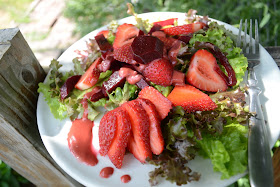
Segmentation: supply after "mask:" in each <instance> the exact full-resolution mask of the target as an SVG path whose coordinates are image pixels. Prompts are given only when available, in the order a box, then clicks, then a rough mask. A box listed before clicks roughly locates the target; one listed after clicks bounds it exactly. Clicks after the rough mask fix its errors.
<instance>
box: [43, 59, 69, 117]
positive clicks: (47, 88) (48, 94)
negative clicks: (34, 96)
mask: <svg viewBox="0 0 280 187" xmlns="http://www.w3.org/2000/svg"><path fill="white" fill-rule="evenodd" d="M60 68H61V65H60V64H59V62H58V61H57V60H52V61H51V64H50V74H49V76H48V78H47V79H46V81H45V83H39V88H38V92H39V93H40V92H41V93H43V94H44V96H45V100H46V102H47V104H48V105H49V107H50V111H51V112H52V114H53V115H54V117H55V118H57V119H60V120H62V119H65V118H66V117H67V116H68V114H67V112H68V111H69V109H68V107H67V106H66V105H65V104H63V103H62V102H61V100H60V88H61V86H62V85H63V83H64V81H65V80H66V79H67V78H68V77H70V76H72V75H74V72H73V71H70V72H67V73H66V74H64V75H63V74H62V73H61V72H60V71H59V69H60Z"/></svg>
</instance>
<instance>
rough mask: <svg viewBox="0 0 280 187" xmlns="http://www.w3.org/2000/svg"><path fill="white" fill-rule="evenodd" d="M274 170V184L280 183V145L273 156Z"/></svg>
mask: <svg viewBox="0 0 280 187" xmlns="http://www.w3.org/2000/svg"><path fill="white" fill-rule="evenodd" d="M272 163H273V170H274V186H279V184H280V147H278V148H277V149H276V150H275V152H274V154H273V158H272Z"/></svg>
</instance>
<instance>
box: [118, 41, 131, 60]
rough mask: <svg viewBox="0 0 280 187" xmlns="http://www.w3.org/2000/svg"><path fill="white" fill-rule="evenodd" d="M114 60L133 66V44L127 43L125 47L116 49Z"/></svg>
mask: <svg viewBox="0 0 280 187" xmlns="http://www.w3.org/2000/svg"><path fill="white" fill-rule="evenodd" d="M114 58H115V59H116V60H118V61H120V62H126V63H128V64H132V62H133V53H132V49H131V43H126V44H124V45H123V46H121V47H119V48H116V49H114Z"/></svg>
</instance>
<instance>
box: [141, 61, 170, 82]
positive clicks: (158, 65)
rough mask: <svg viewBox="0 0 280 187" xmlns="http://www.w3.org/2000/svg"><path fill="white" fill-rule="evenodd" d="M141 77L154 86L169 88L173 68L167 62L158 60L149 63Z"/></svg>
mask: <svg viewBox="0 0 280 187" xmlns="http://www.w3.org/2000/svg"><path fill="white" fill-rule="evenodd" d="M142 74H143V76H144V77H145V78H146V79H147V80H149V81H152V82H153V83H155V84H158V85H161V86H170V85H171V79H172V74H173V66H172V64H171V63H170V62H169V60H167V59H165V58H160V59H156V60H153V61H152V62H150V63H149V64H148V65H147V67H146V68H145V69H144V71H143V73H142Z"/></svg>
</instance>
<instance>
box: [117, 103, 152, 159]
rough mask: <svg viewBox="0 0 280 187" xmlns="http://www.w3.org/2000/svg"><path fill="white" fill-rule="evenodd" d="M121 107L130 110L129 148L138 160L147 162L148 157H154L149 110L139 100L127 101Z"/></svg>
mask: <svg viewBox="0 0 280 187" xmlns="http://www.w3.org/2000/svg"><path fill="white" fill-rule="evenodd" d="M121 107H123V108H124V109H125V110H126V111H127V112H128V114H129V117H130V121H131V130H132V135H131V136H130V138H129V141H128V150H129V151H130V152H131V153H132V154H133V155H134V157H135V158H136V159H137V160H139V161H140V162H141V163H145V161H146V159H147V158H148V157H149V158H152V151H151V147H150V129H149V128H150V124H149V121H148V120H147V119H149V117H148V115H147V112H146V111H145V109H144V108H143V106H142V105H141V104H140V102H139V101H137V100H133V101H129V102H126V103H124V104H123V105H122V106H121Z"/></svg>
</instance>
